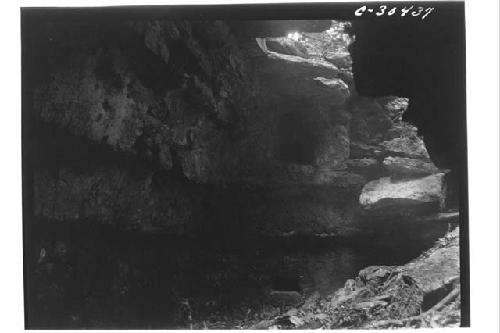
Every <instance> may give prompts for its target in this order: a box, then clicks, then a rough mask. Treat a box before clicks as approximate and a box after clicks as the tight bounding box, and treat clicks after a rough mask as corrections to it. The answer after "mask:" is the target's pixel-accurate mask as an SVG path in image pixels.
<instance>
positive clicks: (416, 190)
mask: <svg viewBox="0 0 500 333" xmlns="http://www.w3.org/2000/svg"><path fill="white" fill-rule="evenodd" d="M444 201H445V185H444V173H438V174H435V175H431V176H427V177H423V178H418V179H412V180H400V181H395V180H392V179H391V178H390V177H383V178H380V179H377V180H374V181H371V182H369V183H367V184H366V185H365V186H364V187H363V190H362V191H361V195H360V197H359V203H360V204H361V206H362V207H363V208H364V209H366V210H375V209H394V211H404V210H406V209H408V208H410V209H412V208H427V209H429V210H435V211H437V210H439V209H441V208H442V207H443V206H444Z"/></svg>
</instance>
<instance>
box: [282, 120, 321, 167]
mask: <svg viewBox="0 0 500 333" xmlns="http://www.w3.org/2000/svg"><path fill="white" fill-rule="evenodd" d="M317 141H318V138H317V135H316V131H315V130H314V124H313V122H312V121H311V119H310V116H309V115H308V114H307V112H304V111H293V112H289V113H286V114H284V115H283V116H281V118H280V121H279V124H278V147H277V152H276V158H277V159H278V160H280V161H282V162H286V163H297V164H313V162H314V152H315V148H316V146H317Z"/></svg>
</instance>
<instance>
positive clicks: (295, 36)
mask: <svg viewBox="0 0 500 333" xmlns="http://www.w3.org/2000/svg"><path fill="white" fill-rule="evenodd" d="M287 37H288V38H290V39H293V40H294V41H298V40H299V39H300V37H301V35H300V34H299V33H298V32H292V33H289V34H288V35H287Z"/></svg>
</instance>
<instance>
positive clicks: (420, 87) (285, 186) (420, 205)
mask: <svg viewBox="0 0 500 333" xmlns="http://www.w3.org/2000/svg"><path fill="white" fill-rule="evenodd" d="M497 7H498V6H497ZM485 10H486V9H485ZM18 13H19V17H20V25H19V27H18V28H17V29H18V30H20V53H19V55H20V62H21V73H20V75H19V76H20V81H21V86H20V87H21V94H20V95H21V106H22V109H21V110H19V111H18V114H19V115H20V117H19V118H20V119H21V129H22V136H21V141H22V154H21V155H20V157H21V159H22V221H21V220H19V221H9V223H17V224H18V225H19V230H20V231H22V253H20V254H18V255H16V257H17V259H18V260H20V261H22V264H20V265H22V266H23V267H22V269H23V281H22V284H23V290H22V293H23V295H18V297H19V298H20V299H22V300H23V302H24V304H23V308H24V314H23V317H24V323H23V324H22V325H24V328H25V329H50V330H52V329H119V330H121V329H140V330H145V329H168V330H170V329H186V330H187V329H189V330H200V329H209V330H212V329H224V330H226V329H243V330H261V329H305V330H309V329H327V330H345V329H370V330H371V329H419V328H458V327H469V326H471V320H470V318H471V315H470V311H471V287H473V286H472V285H471V281H470V271H471V269H470V265H471V259H472V257H471V256H470V253H471V252H470V251H471V245H470V242H469V234H470V233H469V225H470V224H472V223H475V224H478V223H479V224H480V223H481V221H477V220H473V219H470V218H469V199H470V200H471V201H473V199H472V196H471V195H470V193H469V186H471V187H472V186H474V185H473V184H472V183H471V179H473V178H471V176H470V174H469V172H468V159H471V156H476V157H477V156H478V153H477V152H476V151H472V150H469V151H468V149H467V148H468V141H467V139H468V135H469V133H468V124H467V120H468V117H469V115H470V113H474V112H480V110H476V109H472V110H471V108H470V105H469V104H468V103H467V98H468V92H467V91H466V87H468V86H469V85H471V83H470V81H467V84H466V77H467V76H468V75H469V71H470V70H472V69H471V68H469V67H467V70H466V50H467V52H468V51H469V44H466V41H467V43H468V42H469V39H468V38H469V37H468V35H467V30H466V26H467V25H466V18H467V17H468V16H467V13H466V6H465V3H464V2H463V1H429V2H422V1H413V2H322V3H306V2H299V3H260V4H257V3H254V4H211V5H199V4H197V5H188V4H182V5H165V6H119V5H117V6H106V7H73V6H59V7H50V6H48V7H43V6H42V7H40V6H22V7H21V8H19V11H18ZM497 22H498V21H497ZM14 30H15V29H14ZM16 32H17V33H19V31H16ZM487 33H488V32H487V31H485V34H487ZM466 36H467V39H466ZM496 43H497V44H496V52H497V55H498V41H497V42H496ZM466 45H467V47H466ZM482 47H484V52H488V49H489V46H488V45H482ZM467 54H468V53H467ZM476 65H477V66H481V64H480V63H476ZM497 66H498V65H497ZM497 68H498V67H497ZM481 71H482V72H483V75H484V76H488V75H497V73H495V74H493V73H491V74H490V73H489V72H488V68H487V67H482V68H481ZM472 84H473V85H485V83H484V82H473V83H472ZM486 85H487V84H486ZM497 85H498V81H497ZM466 97H467V98H466ZM495 98H496V99H498V94H497V95H496V97H495ZM496 105H497V106H498V104H496ZM485 108H486V106H482V107H481V108H480V109H482V110H485ZM487 111H488V112H492V113H498V109H495V108H493V109H489V110H487ZM4 126H7V127H8V126H9V125H8V124H4ZM495 135H496V136H498V133H496V134H495ZM497 139H498V138H497ZM483 145H484V147H483V148H484V149H485V150H486V151H489V149H490V148H489V145H490V143H488V142H483ZM491 147H492V148H493V147H494V146H491ZM496 147H498V146H496ZM496 153H497V154H498V152H496ZM470 154H474V155H470ZM481 154H482V155H481V156H482V157H484V158H485V160H484V161H482V163H484V164H488V163H489V162H488V161H487V160H486V158H487V157H486V155H487V152H484V153H481ZM497 156H498V155H497ZM20 163H21V161H20ZM497 165H498V164H497ZM497 177H498V175H497ZM492 179H493V178H492ZM482 186H484V187H487V186H490V184H487V183H483V184H482ZM491 186H495V187H496V186H497V184H491ZM495 209H496V210H498V206H497V207H496V208H495ZM497 216H498V215H497ZM469 221H470V222H469ZM6 222H7V221H6ZM491 222H492V224H498V221H489V222H488V223H490V224H491ZM484 223H487V222H484ZM21 225H22V230H21ZM488 225H489V224H484V225H483V227H482V228H483V230H481V232H482V233H488V230H487V229H488ZM491 230H494V229H491ZM495 230H498V228H497V229H495ZM16 237H17V238H19V239H20V237H21V234H19V235H16ZM493 245H495V246H496V247H498V243H497V244H493ZM6 251H7V250H6ZM474 253H475V252H474ZM21 256H22V257H21ZM482 256H486V257H487V256H488V254H487V253H483V254H482ZM496 265H498V263H496ZM497 277H498V275H497ZM497 282H498V281H497ZM496 288H497V289H496V290H497V291H498V286H497V287H496ZM493 296H494V297H498V295H491V297H493ZM482 297H483V298H487V297H488V295H483V296H482ZM476 307H478V305H476ZM497 321H498V320H497Z"/></svg>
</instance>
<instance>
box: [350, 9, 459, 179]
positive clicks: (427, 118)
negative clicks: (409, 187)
mask: <svg viewBox="0 0 500 333" xmlns="http://www.w3.org/2000/svg"><path fill="white" fill-rule="evenodd" d="M464 28H465V21H464V12H463V4H460V3H456V4H454V5H451V6H449V7H446V8H439V9H437V10H436V12H434V13H432V14H431V15H429V16H428V17H427V18H426V19H425V20H420V19H419V20H412V19H404V18H399V19H393V20H391V19H384V20H376V19H373V20H370V21H365V20H363V21H361V20H358V21H357V20H354V21H353V31H352V32H353V34H354V35H355V36H356V42H355V43H353V44H352V45H351V50H350V51H351V54H352V58H353V73H354V79H355V83H356V89H357V90H358V92H359V93H360V94H362V95H367V96H384V95H398V96H405V97H409V98H410V106H409V110H408V111H407V113H406V114H405V118H406V119H405V120H407V121H410V122H412V123H414V124H415V125H416V126H417V127H418V129H419V132H420V134H421V135H423V137H424V141H425V144H426V146H427V149H428V150H429V153H430V155H431V158H432V160H433V161H434V163H436V164H437V165H438V166H439V167H442V168H451V169H457V168H459V167H460V166H461V165H463V164H464V163H465V145H466V140H465V135H464V133H465V30H464Z"/></svg>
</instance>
